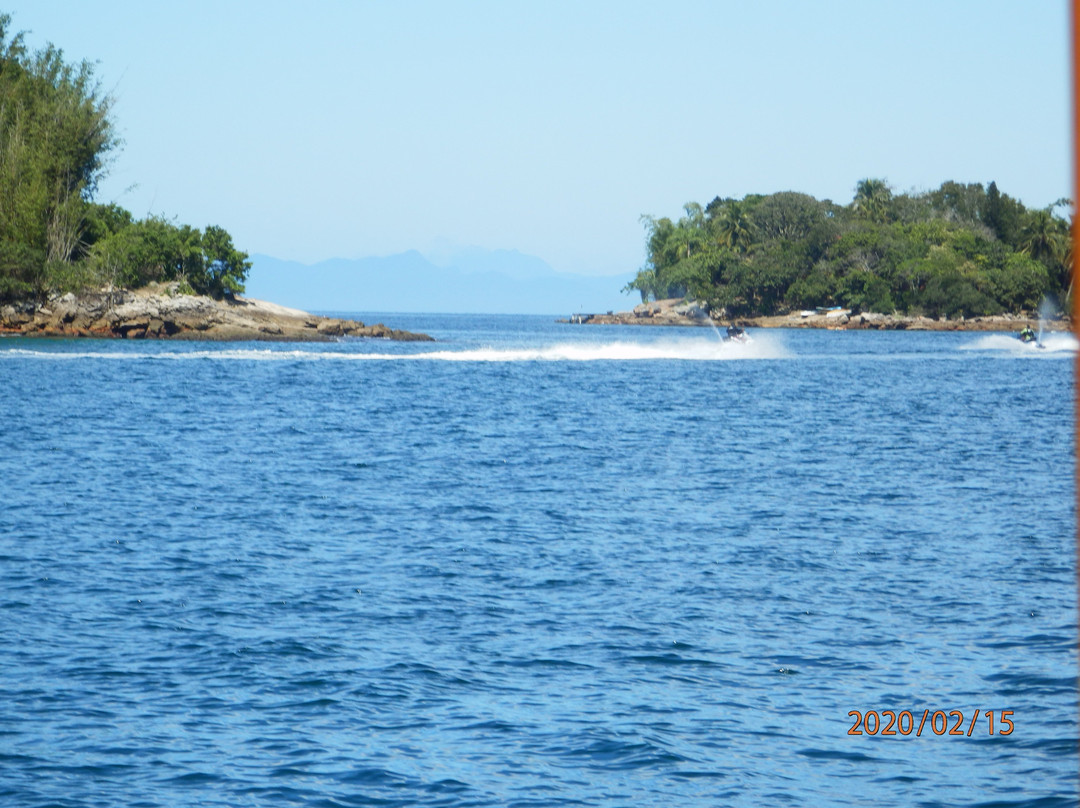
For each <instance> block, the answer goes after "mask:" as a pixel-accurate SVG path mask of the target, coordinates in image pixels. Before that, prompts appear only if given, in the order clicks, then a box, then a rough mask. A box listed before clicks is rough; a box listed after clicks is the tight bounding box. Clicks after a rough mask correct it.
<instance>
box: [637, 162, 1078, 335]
mask: <svg viewBox="0 0 1080 808" xmlns="http://www.w3.org/2000/svg"><path fill="white" fill-rule="evenodd" d="M1063 206H1069V207H1071V202H1069V200H1058V201H1057V202H1055V203H1054V204H1053V205H1051V206H1049V207H1048V208H1044V209H1028V208H1025V207H1024V205H1023V204H1022V203H1021V202H1019V200H1016V199H1013V198H1012V197H1010V196H1008V195H1007V194H1004V193H1002V192H1001V191H1000V190H999V189H998V187H997V184H996V183H994V182H991V183H990V184H989V185H988V186H983V185H981V184H978V183H974V184H961V183H956V182H951V181H950V182H945V183H942V185H941V187H940V188H938V189H937V190H934V191H929V192H925V193H902V194H898V193H894V190H893V189H892V188H891V187H890V186H889V185H888V183H886V182H885V181H884V180H882V179H877V178H866V179H863V180H860V181H859V182H858V183H857V185H856V187H855V193H854V196H853V198H852V200H851V202H850V203H848V204H847V205H838V204H834V203H833V202H832V201H830V200H818V199H815V198H814V197H812V196H809V195H807V194H801V193H794V192H791V191H784V192H780V193H773V194H768V195H759V194H750V195H747V196H746V197H744V198H743V199H732V198H721V197H719V196H718V197H716V198H715V199H713V200H712V201H711V202H710V203H709V204H708V205H706V206H705V207H704V208H702V207H701V206H700V205H699V204H697V203H693V202H692V203H688V204H687V205H686V206H685V209H684V210H685V213H686V215H685V216H683V217H680V218H679V219H678V220H677V221H672V220H671V219H669V218H666V217H664V218H659V219H658V218H656V217H653V216H643V217H642V222H643V223H644V224H645V228H646V253H647V260H646V262H645V266H644V267H642V269H641V270H640V271H639V272H638V275H637V277H636V278H635V279H634V280H633V281H632V282H631V283H629V284H628V285H627V286H626V288H625V289H624V291H637V292H639V293H640V294H641V298H642V300H649V299H661V298H671V297H693V298H696V299H699V300H704V301H706V302H707V303H708V304H709V306H710V308H712V309H713V310H719V309H724V310H726V312H727V313H728V314H729V315H731V316H738V315H746V316H752V315H768V314H782V313H785V312H787V311H792V310H797V309H806V308H816V307H820V306H834V305H837V306H844V307H848V308H854V309H858V310H862V311H881V312H884V313H891V312H894V311H899V312H905V313H923V314H927V315H930V316H934V317H938V316H942V315H945V316H949V317H957V316H965V317H971V316H977V315H988V314H999V313H1002V312H1017V313H1018V312H1020V311H1031V310H1034V309H1037V308H1039V306H1040V304H1041V302H1042V300H1043V299H1044V298H1046V297H1052V298H1054V299H1056V300H1057V301H1058V303H1059V305H1061V306H1063V307H1067V305H1068V301H1069V299H1070V298H1071V295H1072V284H1071V269H1072V250H1071V247H1070V240H1069V225H1070V223H1069V222H1068V221H1066V220H1065V219H1064V218H1062V217H1061V216H1060V215H1058V213H1057V210H1058V208H1061V207H1063Z"/></svg>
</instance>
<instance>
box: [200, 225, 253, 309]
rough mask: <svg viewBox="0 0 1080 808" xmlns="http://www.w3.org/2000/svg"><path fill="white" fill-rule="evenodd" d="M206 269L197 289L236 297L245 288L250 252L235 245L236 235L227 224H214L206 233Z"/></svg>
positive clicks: (204, 250)
mask: <svg viewBox="0 0 1080 808" xmlns="http://www.w3.org/2000/svg"><path fill="white" fill-rule="evenodd" d="M201 247H202V255H203V259H204V262H205V263H204V265H205V270H204V272H203V276H202V278H201V279H200V280H199V282H198V285H197V286H196V285H195V284H194V283H193V284H192V285H193V286H194V287H195V289H196V291H202V292H204V293H205V294H208V295H210V296H211V297H215V298H219V299H220V298H222V297H232V296H233V295H234V294H239V293H240V292H243V291H244V280H245V279H246V277H247V273H248V271H249V270H250V269H251V262H250V261H248V257H247V253H243V252H240V251H239V250H237V249H236V248H235V247H233V242H232V236H230V235H229V234H228V233H227V232H226V231H225V230H224V229H223V228H220V227H217V226H215V225H210V226H208V227H207V228H206V230H205V231H204V232H203V235H202V242H201Z"/></svg>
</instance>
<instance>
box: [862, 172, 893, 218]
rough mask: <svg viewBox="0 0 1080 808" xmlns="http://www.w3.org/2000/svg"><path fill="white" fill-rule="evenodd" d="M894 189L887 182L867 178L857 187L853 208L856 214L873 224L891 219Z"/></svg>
mask: <svg viewBox="0 0 1080 808" xmlns="http://www.w3.org/2000/svg"><path fill="white" fill-rule="evenodd" d="M890 202H892V189H891V188H890V187H889V185H888V183H886V182H885V180H881V179H873V178H867V179H864V180H859V183H858V184H857V185H856V186H855V198H854V200H853V201H852V206H853V207H854V208H855V212H856V213H857V214H858V215H859V216H861V217H863V218H865V219H869V220H870V221H872V222H879V223H881V222H885V221H886V220H887V219H888V217H889V204H890Z"/></svg>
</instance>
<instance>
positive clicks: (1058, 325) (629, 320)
mask: <svg viewBox="0 0 1080 808" xmlns="http://www.w3.org/2000/svg"><path fill="white" fill-rule="evenodd" d="M710 316H711V318H712V319H710ZM561 322H571V323H582V324H586V325H667V326H712V325H737V326H739V327H741V328H828V329H835V330H849V329H850V330H854V329H879V330H893V331H900V330H907V331H1019V330H1021V329H1022V328H1024V327H1025V326H1030V327H1032V328H1037V327H1038V326H1039V320H1038V317H1024V316H1017V315H1012V314H1002V315H998V316H993V317H969V318H956V319H945V318H941V319H934V318H932V317H919V316H914V315H901V314H880V313H876V312H864V313H855V312H851V311H849V310H846V309H833V310H830V311H820V310H818V311H812V312H809V311H806V312H792V313H791V314H781V315H776V316H772V317H736V318H729V317H727V316H726V313H724V312H714V313H712V314H711V315H710V313H709V311H708V307H707V306H706V305H705V304H704V303H701V302H687V301H685V300H683V299H681V298H673V299H671V300H658V301H654V302H651V303H641V304H639V305H637V306H635V307H634V309H633V311H620V312H610V311H609V312H608V313H607V314H575V315H573V316H571V317H570V318H569V319H568V320H563V321H561ZM1044 327H1045V328H1046V329H1047V330H1049V331H1067V330H1068V329H1069V328H1070V323H1069V320H1068V319H1067V318H1063V319H1060V320H1052V321H1050V322H1047V323H1044Z"/></svg>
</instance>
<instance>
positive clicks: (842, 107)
mask: <svg viewBox="0 0 1080 808" xmlns="http://www.w3.org/2000/svg"><path fill="white" fill-rule="evenodd" d="M7 9H8V11H9V13H11V14H12V15H13V18H14V19H13V24H12V27H13V29H14V30H29V31H30V32H31V33H30V34H29V36H28V42H29V43H30V44H31V45H32V46H40V45H42V44H44V43H45V42H46V41H51V42H53V43H54V44H55V45H57V46H58V47H60V48H62V49H63V50H64V52H65V54H66V56H67V58H68V59H69V61H73V60H79V59H83V58H86V59H90V60H92V61H96V62H98V68H97V70H98V75H99V77H100V79H101V80H102V84H103V86H104V87H105V89H107V90H109V91H111V92H112V93H113V94H114V95H115V97H116V105H115V116H114V117H115V120H116V122H117V125H118V129H119V131H120V133H121V135H122V137H123V138H124V141H125V145H124V147H123V150H122V151H120V152H118V153H117V154H116V155H115V160H114V162H113V165H112V169H111V174H110V176H109V178H108V179H107V181H106V182H105V183H104V184H103V186H102V188H101V192H100V193H99V196H98V198H99V200H102V201H116V202H118V203H120V204H121V205H123V206H124V207H127V208H128V209H130V210H131V211H132V212H133V213H135V214H136V215H138V216H142V215H145V214H147V213H155V214H160V215H165V216H167V217H170V218H175V219H176V220H178V221H179V222H183V223H190V224H193V225H195V226H198V227H202V226H205V225H206V224H211V223H213V224H220V225H222V226H224V227H225V228H226V229H228V230H229V231H230V232H231V233H232V234H233V237H234V240H235V242H236V243H237V246H239V247H240V248H241V249H244V250H247V251H248V252H251V253H265V254H269V255H273V256H276V257H279V258H283V259H290V260H297V261H301V262H305V263H314V262H317V261H320V260H323V259H328V258H333V257H345V258H357V257H363V256H371V255H387V254H391V253H395V252H399V251H404V250H407V249H412V248H416V249H420V250H425V249H428V248H429V247H431V245H433V244H436V243H442V242H445V241H449V242H451V243H456V244H461V245H478V246H481V247H485V248H489V249H496V248H505V249H516V250H520V251H521V252H524V253H528V254H532V255H536V256H539V257H540V258H543V259H544V260H545V261H547V262H548V263H550V264H551V265H552V266H553V267H554V268H555V269H557V270H559V271H563V272H576V273H583V274H611V273H616V272H626V271H633V270H636V269H637V268H638V267H639V266H640V265H641V263H642V260H643V257H644V239H643V232H644V231H643V229H642V226H641V223H640V221H639V217H640V216H641V214H645V213H648V214H654V215H658V216H665V215H666V216H672V217H677V216H678V215H680V213H681V209H682V205H683V204H684V203H685V202H688V201H691V200H693V201H699V202H701V203H703V204H704V203H707V202H708V201H709V200H710V199H712V198H713V197H714V196H716V195H721V196H734V197H741V196H743V195H745V194H747V193H769V192H773V191H781V190H797V191H803V192H806V193H810V194H813V195H814V196H817V197H818V198H830V199H833V200H834V201H837V202H848V201H850V199H851V197H852V195H853V192H854V186H855V183H856V182H857V181H858V180H859V179H861V178H863V177H867V176H874V177H884V178H885V179H887V180H888V181H889V182H890V184H892V185H893V187H894V188H895V189H896V190H898V191H904V190H912V189H915V190H925V189H929V188H934V187H937V186H938V185H939V184H940V183H941V182H942V181H943V180H947V179H953V180H957V181H964V182H989V181H990V180H996V181H997V183H998V186H999V187H1000V188H1001V189H1002V190H1003V191H1004V192H1006V193H1009V194H1011V195H1013V196H1016V197H1019V198H1020V199H1021V200H1022V201H1023V202H1024V203H1025V204H1027V205H1029V206H1038V207H1042V206H1045V205H1048V204H1050V203H1052V202H1054V201H1055V200H1056V199H1058V198H1059V197H1063V196H1071V195H1072V191H1071V188H1070V170H1071V169H1070V166H1071V162H1070V160H1071V158H1070V152H1069V131H1068V126H1069V121H1068V110H1069V102H1068V89H1069V82H1068V72H1067V71H1068V61H1067V60H1068V38H1067V36H1068V28H1067V22H1068V15H1067V6H1066V3H1064V2H1060V1H1059V0H1015V1H1012V0H1010V1H1009V2H1002V0H977V1H976V0H931V1H930V2H924V0H903V2H894V1H893V0H875V1H874V2H868V1H867V0H831V1H827V0H816V1H811V0H806V1H805V2H794V1H790V2H781V1H779V0H773V2H764V1H763V2H758V3H747V2H695V1H694V0H687V1H686V2H680V3H678V4H674V5H670V6H667V7H663V6H662V5H661V4H659V3H656V2H647V3H643V2H585V1H583V0H578V1H577V2H562V1H561V0H555V1H554V2H552V1H550V0H548V1H546V2H544V3H542V4H541V3H532V4H524V3H515V2H410V1H409V0H404V1H402V2H393V3H391V2H379V3H375V2H330V1H328V0H310V1H309V2H307V3H283V2H272V0H271V1H270V2H268V1H267V0H259V2H247V1H246V0H244V1H241V0H212V2H202V1H201V0H197V1H196V2H183V3H168V4H165V3H154V2H146V0H141V2H128V1H127V0H122V1H119V2H117V1H116V0H111V1H110V2H108V3H105V2H87V1H86V0H80V1H79V2H75V1H74V0H46V1H45V2H43V1H42V0H32V1H31V0H15V2H13V3H12V2H9V3H8V4H7Z"/></svg>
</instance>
